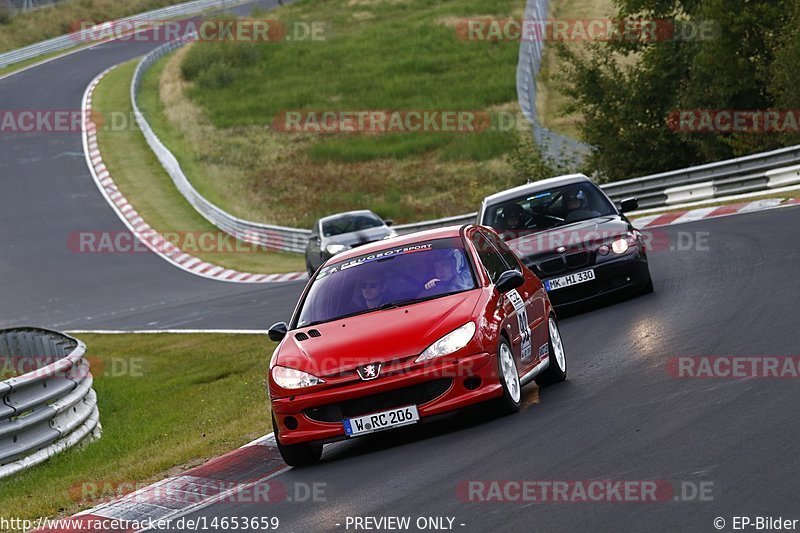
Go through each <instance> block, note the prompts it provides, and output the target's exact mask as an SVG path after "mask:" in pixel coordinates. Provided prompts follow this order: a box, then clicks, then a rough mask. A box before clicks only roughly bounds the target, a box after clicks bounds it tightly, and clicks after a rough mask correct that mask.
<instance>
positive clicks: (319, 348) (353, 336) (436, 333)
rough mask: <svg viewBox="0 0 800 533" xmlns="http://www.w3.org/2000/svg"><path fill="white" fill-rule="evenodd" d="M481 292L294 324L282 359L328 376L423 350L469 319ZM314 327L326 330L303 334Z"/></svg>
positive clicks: (279, 360) (280, 353)
mask: <svg viewBox="0 0 800 533" xmlns="http://www.w3.org/2000/svg"><path fill="white" fill-rule="evenodd" d="M480 295H481V291H480V290H472V291H466V292H462V293H458V294H453V295H450V296H444V297H441V298H436V299H434V300H430V301H427V302H420V303H417V304H413V305H408V306H405V307H400V308H397V309H386V310H383V311H375V312H373V313H367V314H363V315H358V316H353V317H350V318H343V319H341V320H335V321H333V322H327V323H325V324H319V325H316V326H312V327H307V328H300V329H296V330H292V331H290V332H289V334H288V335H287V336H286V339H285V340H284V341H283V344H281V347H280V350H279V351H278V355H277V361H276V364H279V365H281V366H287V367H290V368H296V369H299V370H303V371H306V372H310V373H312V374H314V375H316V376H320V377H322V376H329V375H332V374H337V373H339V372H342V371H345V370H352V369H353V368H355V367H356V366H359V365H365V364H368V363H377V362H382V363H383V362H387V361H391V360H393V359H401V358H405V357H411V356H414V355H419V354H420V353H422V352H423V351H424V350H425V348H427V347H428V346H430V345H431V344H433V343H434V342H435V341H437V340H438V339H440V338H441V337H443V336H444V335H446V334H448V333H450V332H451V331H453V330H454V329H456V328H458V327H459V326H462V325H464V324H465V323H467V322H469V321H470V319H471V318H472V316H473V311H474V309H475V306H476V304H477V302H478V299H479V298H480ZM313 329H316V330H317V331H319V332H320V334H321V335H320V336H319V337H309V338H308V339H307V340H302V341H300V340H297V338H296V335H297V334H298V333H299V332H301V331H302V332H305V333H307V332H308V331H309V330H313Z"/></svg>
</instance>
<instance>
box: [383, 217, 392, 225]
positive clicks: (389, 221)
mask: <svg viewBox="0 0 800 533" xmlns="http://www.w3.org/2000/svg"><path fill="white" fill-rule="evenodd" d="M383 223H384V224H386V225H387V226H391V225H392V224H394V220H392V219H391V218H387V219H386V220H384V221H383Z"/></svg>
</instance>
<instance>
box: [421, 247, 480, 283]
mask: <svg viewBox="0 0 800 533" xmlns="http://www.w3.org/2000/svg"><path fill="white" fill-rule="evenodd" d="M433 254H434V255H433V260H432V262H431V263H432V264H431V267H432V271H433V277H432V278H431V279H430V281H428V282H427V283H426V284H425V291H431V292H433V291H436V292H439V293H446V292H457V291H463V290H466V289H469V288H470V287H471V279H468V276H469V274H467V275H465V269H464V268H463V262H464V257H463V256H462V255H461V253H460V252H459V251H458V250H435V251H434V252H433Z"/></svg>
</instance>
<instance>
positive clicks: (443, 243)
mask: <svg viewBox="0 0 800 533" xmlns="http://www.w3.org/2000/svg"><path fill="white" fill-rule="evenodd" d="M475 287H476V283H475V276H474V273H473V270H472V266H471V263H470V261H469V259H468V258H467V253H466V251H465V249H464V244H463V242H462V241H461V239H459V238H450V239H436V240H432V241H427V242H426V241H423V242H419V243H416V244H410V245H406V246H399V247H394V248H386V249H384V250H381V251H380V252H374V253H371V254H365V255H362V256H359V257H356V258H353V259H348V260H346V261H341V262H338V263H334V264H330V265H328V266H326V267H324V268H322V269H321V270H320V271H319V273H318V274H317V277H316V278H315V279H314V282H313V284H312V286H311V288H310V289H309V292H308V295H307V296H306V298H305V300H304V301H303V303H302V308H301V309H300V313H299V315H298V317H297V320H296V324H295V326H294V327H305V326H310V325H312V324H319V323H322V322H330V321H331V320H338V319H340V318H345V317H348V316H354V315H359V314H363V313H368V312H371V311H378V310H380V309H386V308H390V307H397V306H402V305H409V304H412V303H416V302H420V301H424V300H430V299H433V298H438V297H441V296H447V295H449V294H454V293H456V292H462V291H466V290H470V289H474V288H475Z"/></svg>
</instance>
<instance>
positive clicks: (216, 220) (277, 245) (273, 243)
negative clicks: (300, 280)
mask: <svg viewBox="0 0 800 533" xmlns="http://www.w3.org/2000/svg"><path fill="white" fill-rule="evenodd" d="M187 42H189V41H174V42H171V43H167V44H165V45H164V46H161V47H159V48H157V49H155V50H153V51H152V52H150V53H149V54H147V55H146V56H145V57H143V58H142V60H141V61H140V62H139V65H138V66H137V67H136V72H135V73H134V75H133V82H132V84H131V101H132V102H133V113H134V116H135V117H136V123H137V124H138V125H139V128H140V129H141V130H142V133H143V134H144V137H145V139H146V140H147V144H148V145H150V149H151V150H153V152H154V153H155V155H156V157H157V158H158V160H159V161H160V162H161V165H162V166H163V167H164V170H166V171H167V174H169V176H170V178H172V181H173V183H175V186H176V187H177V188H178V190H179V191H180V192H181V194H183V196H184V197H185V198H186V200H187V201H188V202H189V203H190V204H191V205H192V207H194V208H195V210H197V212H198V213H200V214H201V215H202V216H203V218H205V219H206V220H208V221H209V222H210V223H211V224H213V225H214V226H216V227H217V228H219V229H221V230H222V231H224V232H226V233H229V234H230V235H233V236H234V237H236V238H237V239H239V240H242V241H245V242H249V243H253V244H259V245H261V246H264V247H266V248H268V249H272V250H283V251H287V252H298V253H300V252H303V251H305V246H306V243H307V242H308V238H309V237H310V236H311V231H310V230H304V229H296V228H287V227H283V226H273V225H269V224H261V223H259V222H252V221H248V220H243V219H241V218H238V217H235V216H233V215H231V214H229V213H227V212H225V211H223V210H222V209H221V208H219V207H217V206H216V205H214V204H212V203H211V202H210V201H208V200H207V199H206V198H204V197H203V195H201V194H200V193H199V192H198V191H197V189H195V188H194V186H192V184H191V183H190V182H189V179H188V178H187V177H186V175H185V174H184V173H183V170H182V169H181V165H180V163H179V162H178V160H177V159H176V158H175V156H174V155H172V152H170V151H169V150H168V149H167V148H166V147H165V146H164V144H163V143H162V142H161V140H160V139H159V138H158V136H157V135H156V134H155V132H154V131H153V129H152V128H151V127H150V124H148V122H147V120H146V119H145V118H144V115H142V112H141V110H140V109H139V105H138V91H139V86H140V85H141V82H142V77H143V76H144V74H145V72H147V70H148V69H150V67H152V66H153V64H155V62H156V61H158V60H159V59H161V58H162V57H163V56H164V55H166V54H168V53H170V52H172V51H173V50H175V49H177V48H180V47H181V46H183V45H184V44H186V43H187Z"/></svg>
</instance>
